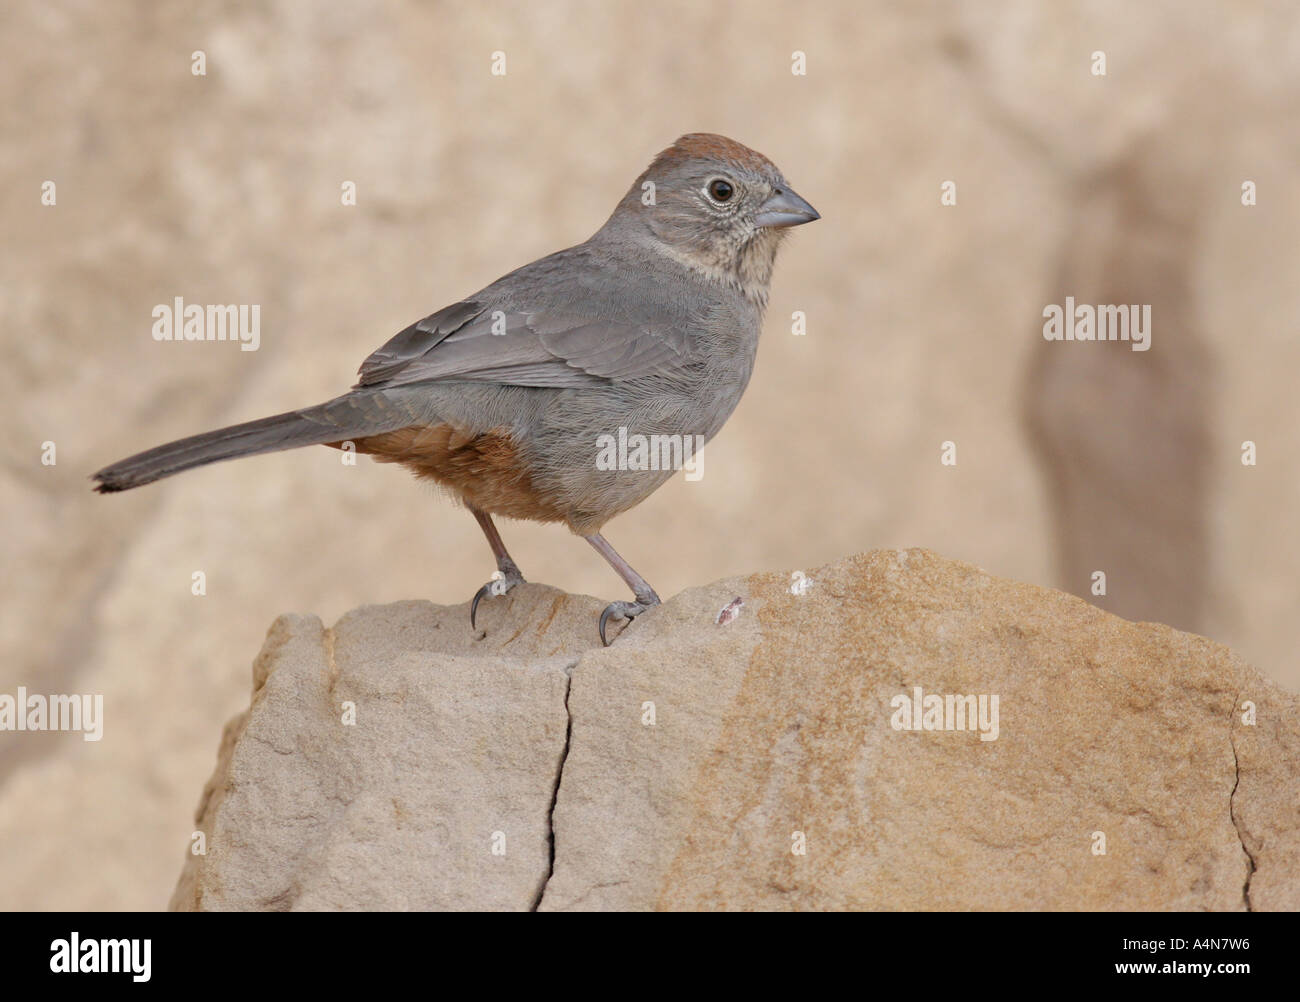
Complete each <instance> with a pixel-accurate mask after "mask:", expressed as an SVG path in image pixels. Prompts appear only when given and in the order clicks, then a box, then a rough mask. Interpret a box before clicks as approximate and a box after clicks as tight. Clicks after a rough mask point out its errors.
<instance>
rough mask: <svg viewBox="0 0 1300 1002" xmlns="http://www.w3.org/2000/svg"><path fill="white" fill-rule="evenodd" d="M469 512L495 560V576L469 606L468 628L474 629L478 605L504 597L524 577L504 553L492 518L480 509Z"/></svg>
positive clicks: (502, 544)
mask: <svg viewBox="0 0 1300 1002" xmlns="http://www.w3.org/2000/svg"><path fill="white" fill-rule="evenodd" d="M468 507H469V510H470V511H472V512H473V513H474V517H475V518H476V519H478V524H479V526H480V527H481V528H482V530H483V535H485V536H487V541H488V546H490V547H492V555H493V556H494V557H496V558H497V571H498V573H497V574H494V575H493V576H492V580H491V581H489V582H488V583H487V584H485V585H484V586H483V587H482V588H480V589H479V590H478V592H477V593H476V594H475V595H474V601H473V602H471V603H470V605H469V626H470V629H471V630H472V629H475V627H476V625H477V624H476V619H477V617H478V604H479V603H480V602H481V601H483V599H484V597H486V596H488V595H504V594H505V593H506V592H508V591H509V590H510V589H511V588H513V587H514V586H515V585H517V584H523V581H524V576H523V574H521V573H520V571H519V565H518V564H516V563H515V562H514V561H513V560H511V559H510V554H509V553H508V552H506V544H505V543H503V542H502V541H501V533H499V532H497V527H496V526H495V525H493V524H492V516H491V515H489V514H488V513H487V512H485V511H483V510H482V509H481V508H475V507H474V506H473V505H469V506H468Z"/></svg>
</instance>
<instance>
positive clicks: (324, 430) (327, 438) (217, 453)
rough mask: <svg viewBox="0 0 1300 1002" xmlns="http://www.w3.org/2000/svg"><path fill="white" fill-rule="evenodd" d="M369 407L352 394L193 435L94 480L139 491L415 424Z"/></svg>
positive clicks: (100, 486)
mask: <svg viewBox="0 0 1300 1002" xmlns="http://www.w3.org/2000/svg"><path fill="white" fill-rule="evenodd" d="M368 403H371V401H370V400H369V398H368V395H364V394H349V395H347V396H344V397H339V398H338V399H336V400H331V401H330V402H329V403H325V404H321V405H319V406H317V407H309V408H305V409H303V410H299V411H290V412H289V413H287V414H276V415H274V416H273V417H266V418H260V419H258V420H257V421H248V422H245V423H244V424H236V425H231V426H230V427H228V428H218V429H217V430H216V431H209V432H204V433H203V434H202V435H191V436H190V437H189V438H182V439H180V440H179V441H176V442H168V443H167V444H166V445H159V446H156V447H155V448H152V449H148V450H146V451H145V452H141V453H137V454H136V455H134V456H128V457H127V458H126V459H123V460H120V461H118V462H116V463H113V464H112V465H111V466H105V467H104V468H103V469H102V470H100V471H99V472H98V473H95V474H92V476H91V479H92V480H95V481H97V483H96V485H95V490H97V491H99V492H100V493H101V494H109V493H112V492H114V491H126V490H130V489H131V488H132V487H140V486H141V485H143V484H148V483H152V482H153V481H155V480H161V479H162V478H163V477H170V476H172V475H173V474H176V473H181V472H183V471H185V470H192V469H194V468H195V467H196V466H206V465H208V464H209V463H220V462H222V461H223V460H227V459H237V458H239V457H240V456H256V455H260V454H261V453H265V452H282V451H284V450H286V449H297V448H300V447H302V446H306V445H322V444H325V443H330V442H341V441H344V440H347V439H351V438H362V437H365V436H367V435H376V434H380V433H382V432H385V431H394V430H396V429H397V428H400V427H404V426H406V425H409V424H411V423H412V422H411V419H410V416H409V414H403V413H401V411H400V409H394V408H392V407H387V406H383V404H384V403H385V402H384V401H381V400H379V399H376V400H374V401H373V403H376V404H379V405H380V406H378V407H368V406H367V404H368Z"/></svg>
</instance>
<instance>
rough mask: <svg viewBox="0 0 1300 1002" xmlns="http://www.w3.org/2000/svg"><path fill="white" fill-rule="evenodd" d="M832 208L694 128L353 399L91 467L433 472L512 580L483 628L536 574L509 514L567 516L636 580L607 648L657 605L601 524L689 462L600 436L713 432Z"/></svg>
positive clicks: (438, 324) (127, 480) (603, 627)
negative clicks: (785, 246)
mask: <svg viewBox="0 0 1300 1002" xmlns="http://www.w3.org/2000/svg"><path fill="white" fill-rule="evenodd" d="M819 218H821V217H820V214H819V213H818V212H817V210H816V209H814V208H813V207H812V205H810V204H809V203H808V202H807V201H806V200H805V199H804V198H803V197H802V196H800V195H799V194H798V193H796V192H795V191H794V189H793V188H792V187H791V186H790V185H789V183H788V182H787V181H786V180H785V177H784V176H783V175H782V173H781V171H780V170H778V169H777V167H776V165H775V164H773V163H772V161H771V160H769V159H768V158H767V157H765V156H763V155H762V154H761V153H758V152H756V151H755V150H752V149H750V148H749V147H747V146H744V145H743V144H741V143H739V142H737V141H735V140H733V139H729V138H727V137H725V136H721V135H715V134H711V133H689V134H686V135H683V136H681V137H680V138H678V139H677V140H676V141H675V142H674V143H672V145H670V146H669V147H667V148H666V149H664V150H663V151H662V152H661V153H659V154H658V155H657V156H655V157H654V159H653V160H652V161H651V163H650V165H649V167H648V168H647V169H646V170H645V171H644V172H643V173H642V174H641V175H640V176H639V177H638V178H637V179H636V181H635V182H634V183H633V184H632V186H631V187H630V188H629V189H628V191H627V193H626V194H625V195H624V196H623V197H622V199H621V200H620V201H619V202H618V204H617V206H616V207H615V209H614V212H613V213H612V214H611V215H610V217H609V218H608V220H607V221H606V222H605V223H604V225H602V226H601V227H600V228H599V229H598V230H597V231H596V232H595V233H594V234H593V235H592V236H591V237H590V238H589V239H588V240H586V241H585V242H583V243H580V244H577V245H576V246H573V247H569V248H567V249H565V250H561V251H558V252H556V253H554V254H550V255H548V256H546V257H543V258H539V259H538V260H536V261H533V262H532V263H530V264H526V265H524V266H523V267H521V268H518V269H516V270H515V271H512V272H510V273H509V274H507V275H504V276H503V277H501V278H499V279H497V280H496V281H495V282H493V283H492V284H491V285H488V286H487V287H485V288H484V289H482V290H480V291H479V292H476V293H474V294H473V295H471V296H469V297H467V298H466V299H463V300H461V301H460V302H456V303H452V304H451V305H449V306H446V307H444V308H442V309H440V310H437V311H436V312H434V313H431V314H429V315H428V316H426V317H425V318H424V319H422V320H419V321H417V322H416V323H413V324H411V325H410V326H409V327H407V328H405V329H404V330H402V331H400V332H398V333H397V334H396V335H394V336H393V337H392V338H391V339H390V340H389V341H388V342H387V343H386V344H384V345H383V346H382V347H380V348H379V349H378V350H377V351H375V352H374V353H372V354H371V355H370V356H369V357H368V358H366V359H365V361H364V362H362V364H361V367H360V369H359V371H358V379H357V382H356V384H355V385H354V386H353V387H352V388H351V389H350V390H349V391H348V392H347V393H344V394H343V395H341V396H338V397H335V398H334V399H332V400H328V401H326V402H325V403H322V404H317V405H315V406H312V407H305V408H301V409H299V410H294V411H289V412H287V413H284V414H277V415H274V416H272V417H266V418H261V419H260V420H256V421H249V422H246V423H243V424H237V425H233V426H230V427H227V428H221V429H218V430H216V431H209V432H205V433H203V434H199V435H193V436H191V437H189V438H183V439H180V440H179V441H175V442H171V443H168V444H165V445H160V446H157V447H156V448H152V449H149V450H147V451H145V452H141V453H138V454H137V455H134V456H130V457H128V458H126V459H123V460H121V461H119V462H116V463H113V464H111V465H109V466H106V467H104V468H103V469H101V470H99V471H98V472H96V473H94V474H92V480H93V481H94V482H95V489H96V490H98V491H100V492H101V493H113V492H118V491H125V490H130V489H132V488H135V487H140V486H142V485H144V484H148V483H151V482H153V481H155V480H160V479H162V478H164V477H169V476H172V475H174V474H176V473H180V472H182V471H184V470H189V469H193V468H195V467H199V466H205V465H207V464H209V463H216V462H221V461H224V460H229V459H235V458H237V457H242V456H253V455H258V454H262V453H268V452H278V451H282V450H287V449H296V448H299V447H303V446H308V445H327V446H331V447H333V448H338V449H348V448H350V449H354V450H355V451H356V452H358V453H361V454H366V455H370V456H372V457H373V458H374V459H376V460H378V461H380V462H390V463H398V464H400V465H402V466H404V467H406V468H407V469H409V470H411V471H412V472H414V473H415V475H416V476H418V477H421V478H427V479H429V480H432V481H434V482H435V483H436V484H438V485H439V486H440V487H442V488H443V489H444V490H445V492H447V493H449V494H450V495H451V496H452V497H453V498H454V499H456V500H458V501H459V502H461V503H462V504H463V505H464V506H465V507H466V508H468V509H469V511H470V513H471V514H473V516H474V518H475V519H476V520H477V522H478V524H479V526H480V527H481V528H482V531H483V534H484V535H485V536H486V538H487V542H488V545H489V546H490V548H491V550H492V555H493V557H494V559H495V560H496V565H497V573H496V574H495V575H494V576H493V580H491V581H489V582H488V583H487V584H485V585H484V586H483V587H482V588H480V589H479V591H478V593H477V594H476V595H475V596H474V599H473V601H472V603H471V606H470V625H471V629H476V628H477V627H476V623H477V619H476V617H477V612H478V608H479V603H480V601H481V600H483V599H484V598H485V597H488V596H490V595H499V594H504V593H506V592H508V591H509V590H510V589H511V588H514V587H515V586H517V585H519V584H521V583H522V582H523V581H524V577H523V574H522V573H521V571H520V569H519V566H518V565H517V564H516V563H515V561H514V560H513V559H512V558H511V556H510V554H509V552H508V551H507V549H506V547H505V544H504V542H503V541H502V539H501V535H500V533H499V532H498V531H497V527H496V524H495V522H494V521H493V518H494V516H500V517H505V518H511V519H523V520H531V521H537V522H557V523H564V524H565V525H567V526H568V528H569V529H570V530H571V531H572V532H573V533H575V534H576V535H578V536H581V537H582V538H583V539H585V540H586V541H587V542H588V543H590V544H591V546H592V547H594V548H595V549H596V550H597V551H598V552H599V553H600V554H601V556H603V557H604V558H605V560H606V561H608V562H609V564H610V566H611V567H612V568H613V569H614V570H615V571H616V572H617V573H618V574H619V576H620V577H621V578H622V579H623V581H624V582H625V583H626V584H627V586H628V587H629V588H630V589H631V590H632V594H633V597H634V601H630V602H628V601H616V602H612V603H610V604H609V605H608V606H607V607H606V608H605V609H604V611H603V612H602V613H601V616H600V620H599V623H598V632H599V635H600V639H601V642H602V643H603V644H605V645H606V646H608V645H609V644H610V643H611V642H612V641H611V640H610V639H608V637H607V629H608V625H609V623H610V622H611V621H623V620H626V621H629V622H630V621H631V620H632V619H633V618H634V617H636V616H638V615H640V614H641V613H643V612H645V611H646V610H648V609H650V608H652V607H653V606H656V605H658V604H659V603H660V599H659V596H658V595H657V594H656V593H655V590H654V589H653V588H652V587H651V586H650V584H649V583H648V582H647V581H646V580H645V579H644V578H643V577H642V576H641V575H640V574H638V573H637V572H636V571H635V570H633V569H632V567H631V565H629V564H628V562H627V561H626V560H624V559H623V557H621V556H620V555H619V553H618V552H617V551H616V550H615V549H614V547H613V546H611V545H610V543H609V542H608V541H607V540H606V539H605V537H604V535H603V534H602V529H603V528H604V526H605V524H606V523H607V522H608V521H609V520H610V519H612V518H614V517H615V516H616V515H619V514H622V513H623V512H625V511H627V510H628V509H630V508H632V507H633V506H635V505H637V504H638V503H640V502H641V501H643V500H645V498H647V497H648V496H649V495H650V494H652V493H653V492H654V491H655V490H656V489H657V488H658V487H659V486H661V485H662V484H663V483H664V482H666V481H667V480H668V479H669V478H670V477H671V476H672V475H673V472H674V471H673V469H672V468H671V465H669V468H667V469H663V468H655V469H640V468H636V469H633V468H626V469H620V468H618V466H619V464H617V463H615V464H611V463H609V462H599V461H598V458H599V456H598V450H599V444H598V443H599V442H601V441H606V442H607V441H609V438H608V437H609V436H618V435H619V434H620V433H622V434H625V435H627V436H636V435H640V436H645V437H646V440H648V441H655V442H657V441H672V439H655V438H653V436H679V437H680V439H684V438H686V437H688V436H690V437H691V440H692V441H698V442H707V441H708V440H710V439H712V438H713V437H714V435H716V434H717V432H718V431H719V429H720V428H721V427H722V425H723V423H724V422H725V421H726V420H727V419H728V418H729V417H730V416H731V414H732V412H733V411H734V410H735V409H736V406H737V404H738V403H739V402H740V398H741V395H742V394H743V393H744V392H745V388H746V386H747V385H748V384H749V380H750V376H751V374H752V373H753V370H754V361H755V357H756V353H757V349H758V341H759V333H760V329H761V327H762V323H763V315H764V311H765V310H766V307H767V301H768V290H769V287H770V284H771V279H772V271H773V267H774V264H775V260H776V254H777V249H778V246H779V245H780V243H781V242H782V239H783V237H784V236H785V235H786V233H787V232H788V231H789V229H790V228H791V227H794V226H799V225H802V224H804V223H808V222H812V221H814V220H816V219H819ZM680 439H679V440H680ZM622 465H624V466H628V467H631V466H633V465H645V464H631V463H624V464H622ZM652 465H655V466H659V465H660V464H652ZM611 466H613V467H614V468H611Z"/></svg>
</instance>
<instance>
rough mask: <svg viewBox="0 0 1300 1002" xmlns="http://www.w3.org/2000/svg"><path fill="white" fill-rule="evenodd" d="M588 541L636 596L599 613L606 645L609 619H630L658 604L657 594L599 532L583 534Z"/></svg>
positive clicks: (612, 603) (602, 636)
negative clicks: (588, 534) (629, 600)
mask: <svg viewBox="0 0 1300 1002" xmlns="http://www.w3.org/2000/svg"><path fill="white" fill-rule="evenodd" d="M582 538H583V539H585V540H586V541H587V542H588V543H590V544H591V545H592V546H594V547H595V548H596V552H597V553H599V554H600V555H601V556H602V557H604V558H605V559H606V560H608V561H609V566H610V567H612V568H614V570H616V571H618V576H619V577H621V578H622V579H623V580H624V581H626V582H627V586H628V587H629V588H631V589H632V594H634V595H635V596H636V601H635V602H611V603H610V604H609V605H607V606H606V607H605V611H604V612H602V613H601V614H600V641H601V643H603V644H604V645H605V646H606V647H608V646H609V643H610V642H609V641H608V640H606V639H605V625H606V624H607V623H608V622H609V621H610V620H611V619H632V618H633V617H634V616H638V615H640V614H641V613H643V612H645V611H646V610H647V609H649V608H650V607H651V606H654V605H658V604H659V596H658V595H656V594H655V590H654V589H653V588H651V587H650V583H649V582H648V581H646V579H645V578H643V577H642V576H641V575H640V574H638V573H637V572H636V571H634V570H633V569H632V567H631V565H630V564H629V563H628V562H627V561H626V560H624V559H623V558H622V557H620V556H619V555H618V551H617V550H615V549H614V547H612V546H610V545H609V541H608V540H606V539H605V537H604V536H602V535H601V534H600V533H599V532H594V533H592V534H591V535H590V536H583V537H582Z"/></svg>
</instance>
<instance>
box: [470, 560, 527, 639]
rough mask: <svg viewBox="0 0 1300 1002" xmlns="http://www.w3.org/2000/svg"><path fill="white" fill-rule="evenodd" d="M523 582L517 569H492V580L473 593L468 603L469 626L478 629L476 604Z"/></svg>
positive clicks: (502, 593)
mask: <svg viewBox="0 0 1300 1002" xmlns="http://www.w3.org/2000/svg"><path fill="white" fill-rule="evenodd" d="M523 583H524V576H523V575H522V574H520V573H519V571H518V570H514V571H506V572H502V571H494V572H493V574H492V580H491V581H489V582H488V583H487V584H485V585H484V586H483V587H482V588H480V589H479V590H478V591H476V592H475V593H474V600H473V601H472V602H470V604H469V628H470V629H471V630H476V629H478V604H479V603H480V602H482V601H483V599H485V598H487V597H488V596H489V595H504V594H505V593H506V592H508V591H509V590H510V589H511V588H513V587H514V586H515V585H517V584H523Z"/></svg>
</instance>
